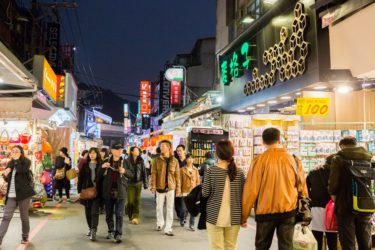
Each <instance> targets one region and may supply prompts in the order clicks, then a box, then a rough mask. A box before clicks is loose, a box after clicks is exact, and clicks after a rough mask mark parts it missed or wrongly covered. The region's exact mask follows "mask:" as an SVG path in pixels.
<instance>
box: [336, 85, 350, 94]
mask: <svg viewBox="0 0 375 250" xmlns="http://www.w3.org/2000/svg"><path fill="white" fill-rule="evenodd" d="M335 91H337V92H338V93H340V94H347V93H349V92H352V91H353V87H351V86H345V85H343V86H339V87H337V88H336V89H335Z"/></svg>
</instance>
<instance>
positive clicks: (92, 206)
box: [85, 199, 99, 231]
mask: <svg viewBox="0 0 375 250" xmlns="http://www.w3.org/2000/svg"><path fill="white" fill-rule="evenodd" d="M85 215H86V221H87V225H88V227H89V228H90V229H94V230H95V231H96V230H97V228H98V224H99V199H93V200H88V201H87V203H86V204H85Z"/></svg>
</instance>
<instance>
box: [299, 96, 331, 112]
mask: <svg viewBox="0 0 375 250" xmlns="http://www.w3.org/2000/svg"><path fill="white" fill-rule="evenodd" d="M330 103H331V101H330V99H329V98H307V97H306V98H298V99H297V110H296V113H297V115H301V116H327V115H328V113H329V105H330Z"/></svg>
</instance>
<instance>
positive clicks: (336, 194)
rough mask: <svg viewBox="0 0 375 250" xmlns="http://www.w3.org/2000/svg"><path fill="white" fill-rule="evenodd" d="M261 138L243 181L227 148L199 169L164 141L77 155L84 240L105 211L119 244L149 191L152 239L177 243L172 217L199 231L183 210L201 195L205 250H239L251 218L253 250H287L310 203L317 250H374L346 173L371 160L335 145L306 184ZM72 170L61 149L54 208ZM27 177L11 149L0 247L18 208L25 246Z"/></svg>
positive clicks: (368, 216)
mask: <svg viewBox="0 0 375 250" xmlns="http://www.w3.org/2000/svg"><path fill="white" fill-rule="evenodd" d="M262 139H263V143H264V145H265V147H266V151H265V152H264V153H263V154H261V155H260V156H258V157H256V158H254V160H253V161H252V164H251V167H250V170H249V172H248V174H247V177H245V174H244V172H243V171H242V169H240V168H238V167H237V166H236V164H235V160H234V153H235V151H234V147H233V145H232V143H231V142H230V141H226V140H223V141H220V142H218V143H217V144H216V147H215V156H214V155H212V154H211V153H207V154H206V161H205V162H204V163H203V164H202V165H201V166H199V167H198V168H197V167H195V166H194V157H193V155H191V154H190V153H189V152H187V151H186V148H185V146H184V145H178V146H177V147H176V151H175V152H174V151H173V145H172V143H171V142H170V141H168V140H164V141H161V142H160V144H159V148H158V150H157V153H156V154H155V155H151V154H149V153H148V152H143V151H142V150H141V149H140V148H138V147H135V146H134V147H131V148H130V150H129V152H128V155H126V156H125V155H124V152H123V147H122V146H121V145H119V144H114V145H112V147H111V149H110V151H108V150H107V149H104V148H103V149H101V150H99V149H97V148H91V149H89V150H88V151H85V152H82V158H81V159H80V160H79V162H78V163H77V165H78V170H79V173H78V184H77V190H78V198H79V200H80V203H81V204H82V205H83V206H84V208H85V216H86V221H87V226H88V233H87V236H88V237H89V238H90V240H92V241H95V240H96V234H97V228H98V223H99V214H100V211H101V210H102V209H104V207H105V213H106V223H107V228H108V235H107V239H108V240H113V241H114V242H116V243H120V242H122V234H123V220H124V214H126V216H127V217H128V219H129V221H130V223H131V224H133V225H138V224H139V223H140V222H141V219H140V209H141V192H142V189H148V188H149V189H150V190H151V192H152V193H153V194H155V200H156V230H157V231H163V232H164V234H165V235H167V236H174V232H173V220H174V212H176V214H177V217H178V220H179V223H180V225H181V226H182V227H185V225H186V224H187V219H188V217H189V224H188V226H187V228H188V229H189V230H191V231H195V230H196V213H195V212H192V211H190V210H189V211H188V207H189V206H187V205H188V204H187V203H188V202H187V198H188V197H189V196H191V194H192V193H194V194H197V193H198V194H199V195H200V196H199V197H201V198H199V199H200V201H201V202H200V204H199V206H200V209H201V211H200V212H201V216H200V222H201V221H203V223H202V224H201V223H199V224H200V227H199V229H203V228H205V229H207V233H208V238H209V243H210V247H211V249H212V250H219V249H225V250H234V249H237V238H238V235H239V231H240V228H241V226H242V227H244V228H246V227H247V226H248V224H247V223H248V219H249V217H250V215H251V211H252V209H254V213H255V221H256V239H255V247H256V249H269V248H270V247H271V244H272V242H273V238H274V234H275V232H276V237H277V239H278V241H277V243H278V248H279V249H293V237H294V232H295V225H296V223H297V222H300V221H297V218H299V217H297V216H298V215H299V213H300V212H301V211H300V207H299V203H300V198H301V197H310V199H311V217H312V221H311V224H310V229H311V230H312V233H313V235H314V237H315V239H316V242H317V245H318V249H319V250H320V249H323V242H324V241H323V237H324V235H325V237H326V239H327V246H328V249H330V250H331V249H332V250H336V249H338V244H337V242H338V239H339V242H340V245H341V247H342V249H356V247H358V249H361V250H362V249H364V250H369V249H371V220H372V210H371V209H370V208H371V206H370V207H367V210H360V209H358V207H360V206H361V205H362V203H361V202H363V201H358V200H356V199H353V197H354V196H353V192H354V191H353V188H352V187H353V185H354V184H353V178H352V176H351V172H350V168H349V167H348V164H349V165H351V166H352V167H353V166H356V165H357V164H359V165H360V166H361V171H362V173H364V172H366V171H367V170H369V169H372V165H371V164H372V163H371V160H372V157H373V156H372V154H371V153H369V152H368V151H367V150H366V149H364V148H363V147H360V146H358V145H357V141H356V139H355V138H354V137H345V138H343V139H342V140H341V141H340V143H339V147H340V150H339V151H338V152H337V154H334V155H331V156H329V157H327V159H326V162H325V164H324V165H323V166H319V167H317V168H315V169H314V170H312V171H311V172H310V173H309V174H308V176H307V177H305V173H304V169H303V166H302V163H301V161H300V159H299V158H298V157H296V156H294V155H292V154H291V153H289V152H288V151H287V149H285V147H283V145H282V144H281V133H280V131H279V130H278V129H276V128H268V129H266V130H265V131H264V132H263V135H262ZM214 158H216V160H215V159H214ZM71 167H72V161H71V159H70V157H69V155H68V150H67V149H66V148H62V149H61V150H60V153H59V156H58V157H57V158H56V161H55V168H56V172H55V188H56V189H57V190H58V195H59V196H58V202H61V201H62V193H63V189H65V194H66V196H67V199H68V201H71V200H70V196H69V188H70V185H67V183H68V181H67V179H66V175H64V174H62V172H63V171H68V170H69V169H70V168H71ZM30 173H31V172H30V160H28V159H27V158H26V157H25V155H24V152H23V149H22V147H18V146H16V147H14V148H13V150H12V160H11V161H10V162H9V165H8V168H7V169H6V171H5V173H4V176H5V177H6V180H7V182H8V192H7V196H6V206H5V211H4V217H3V220H2V222H1V224H0V243H1V241H2V239H3V237H4V235H5V233H6V231H7V229H8V226H9V222H10V220H11V218H12V215H13V213H14V210H15V209H16V207H17V206H18V207H19V209H20V214H21V220H22V243H27V242H28V234H29V231H30V226H29V219H28V209H29V204H30V199H31V197H32V196H33V195H34V190H33V188H32V185H30V183H31V182H32V176H31V174H30ZM366 173H367V172H366ZM368 176H370V178H372V177H373V176H372V175H370V174H368ZM372 183H373V180H372ZM196 190H198V191H199V192H196ZM372 191H373V186H372ZM371 195H373V193H372V194H370V196H369V197H365V198H366V199H367V200H366V201H365V202H367V203H366V204H367V205H368V204H370V205H371V204H372V203H374V199H373V197H372V196H371ZM359 198H362V199H364V197H363V196H362V197H359ZM371 198H372V203H371V201H369V200H370V199H371ZM331 200H332V201H333V202H334V204H335V215H336V218H337V230H327V229H326V227H325V225H324V214H325V207H326V205H327V204H328V203H329V202H330V201H331ZM368 202H370V203H368ZM164 205H165V206H164ZM164 209H166V211H164ZM164 215H165V216H164ZM308 222H310V221H308ZM308 224H309V223H306V224H303V225H304V226H307V225H308Z"/></svg>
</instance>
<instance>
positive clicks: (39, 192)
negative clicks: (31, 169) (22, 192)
mask: <svg viewBox="0 0 375 250" xmlns="http://www.w3.org/2000/svg"><path fill="white" fill-rule="evenodd" d="M34 192H35V195H34V196H33V200H41V199H43V197H44V196H45V195H46V194H47V193H46V190H45V189H44V185H43V184H41V183H38V182H34Z"/></svg>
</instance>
